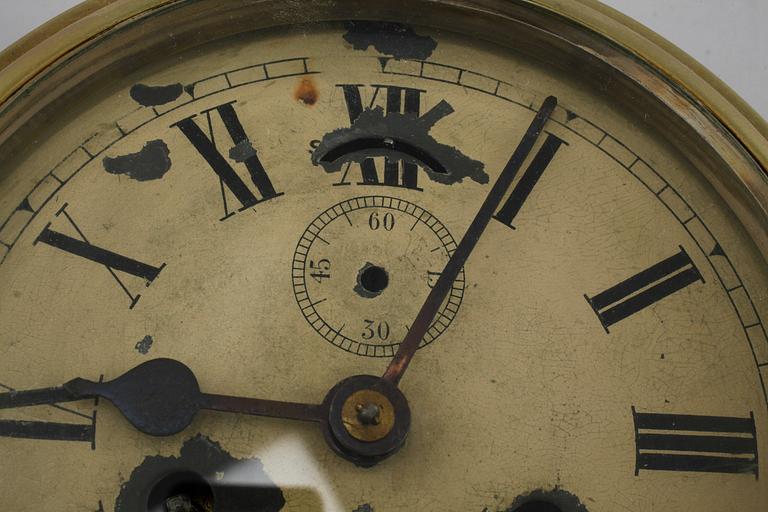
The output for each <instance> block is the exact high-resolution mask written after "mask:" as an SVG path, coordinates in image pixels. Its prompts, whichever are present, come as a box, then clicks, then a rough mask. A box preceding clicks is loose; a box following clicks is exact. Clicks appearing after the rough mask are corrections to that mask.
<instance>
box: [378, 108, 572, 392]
mask: <svg viewBox="0 0 768 512" xmlns="http://www.w3.org/2000/svg"><path fill="white" fill-rule="evenodd" d="M556 106H557V98H555V97H554V96H550V97H548V98H547V99H546V100H544V103H543V104H542V106H541V109H540V110H539V111H538V113H537V114H536V117H535V118H534V119H533V122H532V123H531V126H529V127H528V130H527V131H526V132H525V135H523V139H522V140H521V141H520V144H519V145H518V146H517V149H515V152H514V153H513V154H512V157H511V158H510V159H509V162H507V165H506V166H505V167H504V170H503V171H502V172H501V175H500V176H499V178H498V179H497V180H496V183H495V184H494V185H493V188H491V191H490V192H489V193H488V197H486V198H485V202H483V205H482V206H481V207H480V211H478V212H477V215H476V216H475V218H474V220H473V221H472V224H470V226H469V229H468V230H467V232H466V233H465V234H464V238H462V239H461V242H459V245H458V247H457V248H456V250H455V251H454V253H453V255H451V257H450V259H449V260H448V263H447V264H446V265H445V269H444V270H443V272H442V273H441V274H440V277H439V278H438V280H437V283H435V286H434V288H432V291H430V292H429V295H428V296H427V300H426V301H425V302H424V305H423V306H421V309H420V310H419V313H418V315H416V320H414V322H413V325H412V326H411V328H410V330H409V331H408V333H407V334H406V335H405V338H403V341H402V343H401V344H400V348H398V350H397V353H396V354H395V356H394V357H393V358H392V361H390V363H389V366H388V367H387V370H386V371H385V372H384V375H383V378H384V379H385V380H387V381H389V382H391V383H393V384H394V385H397V384H398V383H399V382H400V379H402V378H403V374H404V373H405V370H406V369H408V365H409V364H410V363H411V359H413V356H414V354H415V353H416V350H417V349H418V348H419V343H421V340H422V338H423V337H424V335H425V334H426V332H427V330H429V327H430V325H432V321H433V320H434V319H435V315H437V312H438V311H439V310H440V306H441V305H442V303H443V301H444V300H445V298H446V297H447V296H448V293H449V292H450V291H451V288H452V287H453V282H454V281H455V280H456V278H457V277H458V276H459V273H460V272H461V269H462V268H463V267H464V264H465V263H466V261H467V259H468V258H469V255H470V254H471V253H472V250H473V249H474V248H475V246H476V245H477V242H478V240H480V236H481V235H482V234H483V232H484V231H485V228H487V227H488V224H489V223H490V222H491V219H492V218H493V214H494V212H496V210H497V209H498V208H499V205H501V201H502V200H503V199H504V196H505V195H506V194H507V190H508V189H509V187H510V185H512V182H513V181H514V179H515V176H516V175H517V172H518V171H519V170H520V168H521V167H522V166H523V163H524V162H525V160H526V158H528V155H530V153H531V151H532V150H533V146H534V144H535V143H536V141H537V140H538V138H539V136H540V135H541V132H542V130H543V129H544V125H545V124H546V123H547V121H548V120H549V117H550V116H551V115H552V111H553V110H554V109H555V107H556Z"/></svg>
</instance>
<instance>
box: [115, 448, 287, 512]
mask: <svg viewBox="0 0 768 512" xmlns="http://www.w3.org/2000/svg"><path fill="white" fill-rule="evenodd" d="M217 473H219V474H221V475H223V477H222V478H221V479H217V478H216V477H217ZM173 474H182V475H183V474H190V475H195V476H196V477H199V478H200V479H202V481H203V482H204V484H206V485H207V486H209V487H210V489H211V490H212V491H213V498H214V506H215V510H216V512H276V511H278V510H281V509H282V508H283V506H284V505H285V497H284V496H283V492H282V491H281V490H280V488H279V487H277V486H276V485H275V484H274V483H273V482H272V480H271V479H270V478H269V476H267V474H266V472H265V471H264V466H263V464H262V463H261V461H260V460H259V459H256V458H250V459H236V458H234V457H232V456H231V455H230V454H229V453H228V452H226V451H225V450H224V449H222V447H221V445H219V443H217V442H215V441H211V440H210V439H208V438H207V437H205V436H202V435H199V434H198V435H197V436H195V437H194V438H192V439H190V440H188V441H187V442H185V443H184V445H183V446H182V447H181V450H180V451H179V455H178V456H169V457H162V456H160V455H152V456H148V457H146V458H145V459H144V461H143V462H142V463H141V464H139V466H137V467H136V469H134V470H133V472H132V473H131V476H130V477H129V478H128V480H127V481H126V482H125V483H123V484H122V485H121V486H120V493H119V495H118V496H117V500H116V501H115V512H136V511H138V510H146V509H147V504H148V502H149V498H150V496H151V495H152V491H153V489H154V487H155V485H156V484H157V483H158V482H160V481H162V480H164V479H166V478H167V477H168V476H169V475H173ZM228 475H234V479H231V480H230V478H228ZM191 497H192V498H194V496H191Z"/></svg>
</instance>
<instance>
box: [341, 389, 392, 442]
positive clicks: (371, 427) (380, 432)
mask: <svg viewBox="0 0 768 512" xmlns="http://www.w3.org/2000/svg"><path fill="white" fill-rule="evenodd" d="M376 409H378V414H377V415H376V416H375V418H371V417H369V416H370V411H371V410H376ZM341 420H342V422H343V423H344V428H345V429H346V430H347V432H349V435H351V436H352V437H354V438H355V439H357V440H358V441H364V442H374V441H378V440H380V439H384V438H385V437H386V436H387V434H389V433H390V432H391V431H392V427H394V425H395V408H394V407H393V406H392V402H390V401H389V399H388V398H387V397H386V396H384V395H383V394H381V393H379V392H378V391H373V390H370V389H361V390H360V391H355V392H354V393H352V394H351V395H350V396H349V398H347V400H346V401H345V402H344V405H343V407H342V409H341Z"/></svg>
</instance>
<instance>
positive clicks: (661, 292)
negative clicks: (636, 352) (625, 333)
mask: <svg viewBox="0 0 768 512" xmlns="http://www.w3.org/2000/svg"><path fill="white" fill-rule="evenodd" d="M696 281H701V282H702V283H703V282H704V278H703V277H702V276H701V274H700V273H699V270H698V269H697V268H696V265H694V264H693V261H691V258H690V257H689V256H688V253H687V252H685V249H683V247H680V252H678V253H677V254H675V255H674V256H670V257H669V258H667V259H665V260H662V261H660V262H659V263H657V264H655V265H653V266H651V267H649V268H647V269H645V270H643V271H642V272H639V273H637V274H635V275H634V276H632V277H630V278H629V279H626V280H624V281H622V282H620V283H619V284H617V285H616V286H612V287H610V288H608V289H607V290H605V291H604V292H602V293H599V294H597V295H595V296H593V297H588V296H587V295H585V296H584V297H585V298H586V299H587V302H589V305H590V306H592V309H593V310H594V311H595V313H596V314H597V317H598V318H599V319H600V323H602V324H603V327H604V328H605V331H606V332H608V328H609V327H610V326H612V325H613V324H615V323H616V322H619V321H621V320H624V319H625V318H627V317H629V316H631V315H633V314H635V313H637V312H638V311H641V310H643V309H645V308H647V307H648V306H650V305H652V304H654V303H656V302H658V301H660V300H662V299H664V298H666V297H669V296H670V295H672V294H673V293H675V292H678V291H680V290H682V289H683V288H685V287H686V286H689V285H691V284H693V283H695V282H696Z"/></svg>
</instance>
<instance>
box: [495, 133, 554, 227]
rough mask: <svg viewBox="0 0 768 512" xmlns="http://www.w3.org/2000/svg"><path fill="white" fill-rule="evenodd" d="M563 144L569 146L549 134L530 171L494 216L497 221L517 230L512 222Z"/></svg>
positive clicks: (534, 158) (524, 175) (527, 170)
mask: <svg viewBox="0 0 768 512" xmlns="http://www.w3.org/2000/svg"><path fill="white" fill-rule="evenodd" d="M563 144H566V145H567V143H566V142H565V141H563V140H561V139H559V138H558V137H555V136H554V135H552V134H547V138H546V140H545V141H544V144H543V145H542V146H541V149H539V151H538V153H536V156H534V157H533V161H531V164H530V165H529V166H528V169H526V171H525V173H524V174H523V176H522V178H520V181H519V182H518V183H517V185H516V186H515V188H514V190H512V194H511V195H510V196H509V199H507V201H506V202H505V203H504V205H503V206H502V207H501V209H500V210H499V211H498V213H497V214H496V215H495V216H494V218H495V219H496V220H498V221H499V222H501V223H502V224H506V225H507V226H509V227H511V228H512V229H515V227H514V226H513V225H512V221H513V220H515V217H516V216H517V214H518V213H519V212H520V209H521V208H522V207H523V204H524V203H525V201H526V199H528V196H529V195H531V192H532V191H533V187H534V186H536V183H538V181H539V179H541V176H542V174H544V171H545V170H546V169H547V167H548V166H549V164H550V163H551V162H552V159H553V158H555V155H556V154H557V151H558V150H559V149H560V146H562V145H563Z"/></svg>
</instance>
